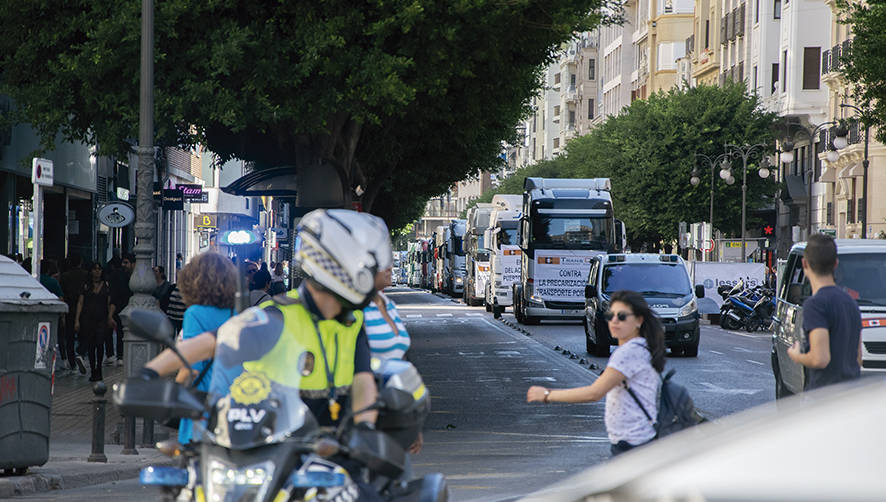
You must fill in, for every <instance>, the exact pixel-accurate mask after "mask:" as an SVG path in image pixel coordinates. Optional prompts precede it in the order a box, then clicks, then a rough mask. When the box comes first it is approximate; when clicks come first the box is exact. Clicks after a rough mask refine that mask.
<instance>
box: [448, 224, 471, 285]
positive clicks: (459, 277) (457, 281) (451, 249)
mask: <svg viewBox="0 0 886 502" xmlns="http://www.w3.org/2000/svg"><path fill="white" fill-rule="evenodd" d="M466 226H467V222H466V221H465V220H452V221H451V222H450V223H449V243H448V244H447V249H446V251H447V253H448V254H449V256H448V257H447V258H448V261H447V264H448V267H449V268H448V269H447V270H446V276H447V278H446V281H444V282H446V283H448V288H447V290H446V292H447V293H449V294H450V295H452V296H458V295H460V294H462V291H463V290H464V287H465V261H466V260H465V258H466V256H465V248H464V238H465V231H466Z"/></svg>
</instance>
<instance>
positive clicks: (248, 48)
mask: <svg viewBox="0 0 886 502" xmlns="http://www.w3.org/2000/svg"><path fill="white" fill-rule="evenodd" d="M610 1H611V0H517V1H507V2H502V1H500V0H470V1H469V0H391V1H380V0H371V1H368V2H362V3H361V2H356V3H355V2H349V1H345V0H332V1H322V2H317V1H304V0H302V1H277V2H269V1H262V0H161V1H157V2H155V4H156V5H155V37H156V41H155V47H156V49H155V61H156V63H155V65H156V66H155V90H154V92H155V108H156V111H155V129H156V144H159V145H178V146H185V147H186V146H190V145H193V144H195V143H202V144H204V145H206V146H207V147H208V148H209V149H210V150H212V151H214V152H216V153H218V154H219V155H220V156H221V158H222V160H224V159H228V158H231V157H237V158H240V159H243V160H248V161H253V162H255V163H256V165H257V167H259V168H261V167H264V166H276V165H295V166H297V167H298V166H307V165H313V166H320V167H321V168H323V169H327V172H329V174H337V175H338V178H339V179H340V183H341V187H342V192H343V194H344V197H345V199H346V200H348V199H350V197H351V195H352V191H351V188H353V187H355V186H357V185H361V186H362V187H363V188H364V190H365V191H366V192H365V195H364V207H366V208H367V209H369V208H373V209H374V207H375V205H376V203H379V206H378V207H379V210H378V211H373V212H376V213H379V214H382V215H383V216H385V217H386V218H388V221H389V224H390V225H391V226H400V224H402V223H405V222H399V221H396V219H397V218H396V217H398V216H400V215H402V213H403V212H404V210H410V209H411V208H413V207H414V206H415V199H422V198H426V197H428V196H431V195H434V194H435V193H439V192H440V191H442V190H443V189H445V187H447V186H449V185H451V184H452V183H453V182H455V181H457V180H459V179H462V178H464V177H465V176H466V175H469V174H471V173H472V172H477V171H478V170H479V169H481V168H485V167H488V166H489V165H490V163H491V162H493V160H492V159H494V157H495V156H496V154H497V153H498V150H499V148H500V142H501V141H502V140H505V139H507V138H508V137H509V136H511V135H512V134H513V124H515V123H516V122H517V121H518V120H519V119H520V117H521V116H522V115H524V114H525V113H526V109H527V108H526V107H527V99H528V97H529V96H530V95H531V93H532V91H533V90H534V89H535V88H536V87H537V86H538V82H539V79H538V76H539V68H540V65H542V64H544V63H546V62H548V61H550V59H551V57H552V54H553V49H554V48H556V47H557V46H558V44H560V43H562V42H564V41H565V40H568V39H569V38H570V37H571V36H572V34H573V33H574V32H575V31H576V30H586V29H590V28H592V27H594V26H596V25H597V24H598V23H599V22H600V20H601V18H602V15H601V14H600V12H603V8H604V7H606V6H607V5H609V3H610ZM614 4H615V3H614V2H613V5H614ZM139 19H140V2H139V1H136V0H123V1H121V0H74V1H71V0H42V1H40V2H34V1H32V0H8V1H4V2H2V3H0V32H2V33H3V37H0V69H2V70H0V93H5V94H7V95H9V96H11V97H12V98H13V100H14V101H15V103H17V105H18V107H17V109H16V110H17V116H16V118H17V119H19V120H22V121H26V122H29V123H31V124H32V125H33V126H35V128H36V129H37V130H38V131H39V132H40V133H41V135H42V137H43V138H44V142H45V144H46V146H47V147H50V146H51V143H52V141H53V138H54V137H55V136H56V134H57V133H58V132H59V131H61V132H62V134H63V135H64V137H65V138H66V139H70V140H80V141H86V142H89V143H97V144H98V146H99V151H100V153H104V154H122V153H124V152H126V151H127V150H128V149H129V147H130V141H131V140H132V139H133V138H135V137H136V132H137V124H138V88H139V86H138V79H139V73H138V68H139V36H140V22H139ZM332 179H334V178H332ZM407 221H409V219H407Z"/></svg>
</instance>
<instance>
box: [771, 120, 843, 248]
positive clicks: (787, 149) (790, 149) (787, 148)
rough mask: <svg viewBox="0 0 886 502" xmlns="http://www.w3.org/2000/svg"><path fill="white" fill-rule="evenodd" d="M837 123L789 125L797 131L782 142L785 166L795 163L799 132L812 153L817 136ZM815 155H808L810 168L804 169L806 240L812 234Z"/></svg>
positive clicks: (782, 155) (782, 159)
mask: <svg viewBox="0 0 886 502" xmlns="http://www.w3.org/2000/svg"><path fill="white" fill-rule="evenodd" d="M836 124H837V123H836V122H834V121H833V120H831V121H828V122H825V123H823V124H818V125H816V126H814V127H810V128H807V127H803V126H802V125H801V124H796V123H795V124H788V127H794V128H795V129H796V131H795V132H794V133H793V134H789V135H788V136H787V137H786V138H785V139H784V140H783V141H782V148H781V150H782V154H781V161H782V162H783V163H785V164H790V163H791V162H793V161H794V142H793V140H794V138H795V137H796V133H797V132H802V133H803V134H805V135H806V136H807V137H808V138H809V146H810V147H812V151H813V152H814V151H815V135H816V134H818V132H819V131H821V130H822V129H823V128H825V127H829V126H832V125H836ZM813 156H814V154H810V155H807V156H806V157H807V158H808V159H809V161H808V167H806V168H805V169H804V172H805V173H808V175H807V176H806V178H807V194H806V238H809V235H811V234H812V175H813V173H814V169H813V164H812V162H813V160H812V158H813Z"/></svg>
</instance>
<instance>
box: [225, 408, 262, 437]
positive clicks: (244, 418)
mask: <svg viewBox="0 0 886 502" xmlns="http://www.w3.org/2000/svg"><path fill="white" fill-rule="evenodd" d="M266 415H267V411H265V410H257V409H255V408H231V409H230V410H228V422H229V423H232V424H234V430H238V431H243V430H252V428H253V427H254V425H255V424H258V423H261V421H262V419H264V418H265V416H266Z"/></svg>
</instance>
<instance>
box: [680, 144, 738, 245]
mask: <svg viewBox="0 0 886 502" xmlns="http://www.w3.org/2000/svg"><path fill="white" fill-rule="evenodd" d="M695 156H696V157H701V158H702V159H704V160H705V162H706V163H707V164H708V166H709V167H710V168H711V216H710V220H708V221H710V223H711V238H712V239H713V238H714V180H715V179H716V176H714V173H715V171H716V169H717V164H718V163H719V162H720V161H721V160H725V159H726V157H727V154H725V153H721V154H720V155H718V156H716V157H714V158H713V159H712V158H711V157H709V156H707V155H705V154H703V153H696V154H695ZM699 174H701V173H699V171H698V169H697V168H695V167H693V168H692V177H691V178H689V183H690V184H692V186H698V184H699V183H701V178H699ZM725 181H726V184H727V185H731V184H733V183H735V178H732V177H731V176H730V177H727V178H725ZM708 253H713V250H711V251H708ZM708 256H709V257H710V255H708Z"/></svg>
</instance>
